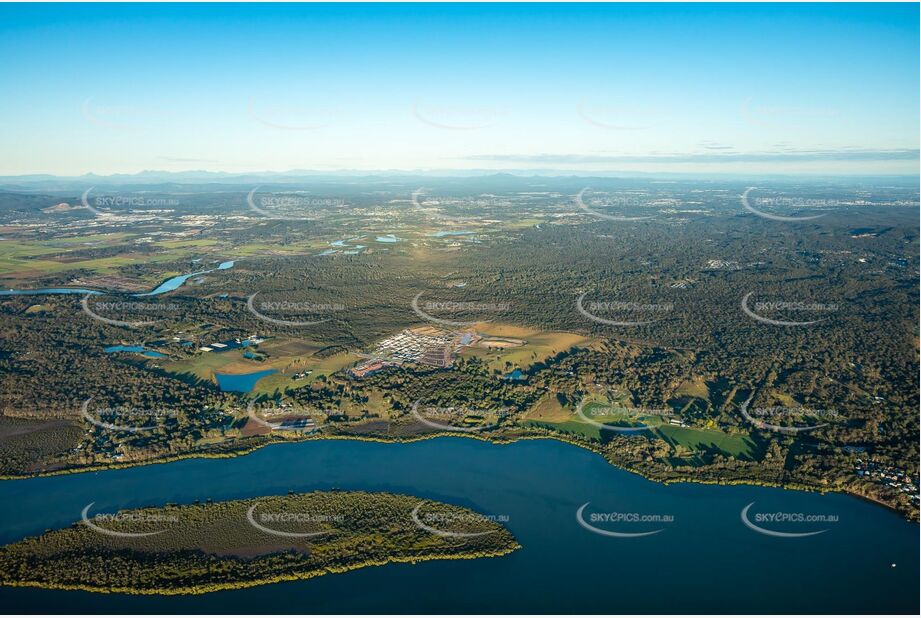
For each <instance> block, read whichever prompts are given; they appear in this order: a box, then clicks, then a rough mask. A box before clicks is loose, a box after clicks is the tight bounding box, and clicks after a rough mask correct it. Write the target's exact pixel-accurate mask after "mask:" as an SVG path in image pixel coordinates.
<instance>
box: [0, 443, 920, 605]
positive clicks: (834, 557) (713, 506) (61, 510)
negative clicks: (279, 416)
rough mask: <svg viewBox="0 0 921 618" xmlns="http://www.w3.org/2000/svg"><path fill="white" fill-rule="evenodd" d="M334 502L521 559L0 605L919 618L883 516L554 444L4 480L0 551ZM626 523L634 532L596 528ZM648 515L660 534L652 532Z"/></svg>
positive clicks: (263, 453)
mask: <svg viewBox="0 0 921 618" xmlns="http://www.w3.org/2000/svg"><path fill="white" fill-rule="evenodd" d="M332 488H336V489H362V490H383V491H394V492H403V493H409V494H414V495H419V496H422V497H427V498H433V499H438V500H444V501H447V502H453V503H456V504H462V505H465V506H469V507H471V508H475V509H477V510H479V511H480V512H483V513H486V514H490V515H495V516H497V517H500V516H506V517H508V522H507V524H506V525H508V527H509V528H510V529H511V531H512V532H513V533H514V534H515V536H516V537H517V538H518V540H519V542H520V543H521V544H522V546H523V548H522V549H521V550H519V551H517V552H514V553H513V554H511V555H509V556H505V557H502V558H493V559H480V560H465V561H434V562H425V563H421V564H415V565H409V564H402V565H388V566H384V567H375V568H366V569H361V570H358V571H354V572H351V573H345V574H339V575H330V576H325V577H320V578H316V579H312V580H307V581H300V582H289V583H283V584H275V585H270V586H261V587H256V588H250V589H245V590H236V591H228V592H218V593H212V594H208V595H201V596H190V597H145V596H136V597H133V596H129V595H118V594H111V595H100V594H91V593H84V592H66V591H50V590H39V589H30V588H0V606H2V607H4V608H5V609H6V611H8V612H26V613H35V612H65V613H67V612H79V613H118V612H135V613H137V612H141V613H145V612H146V613H150V612H154V613H174V612H180V613H199V612H205V613H207V612H212V613H214V612H217V613H276V612H277V613H478V612H480V613H482V612H486V613H515V612H518V613H521V612H526V613H551V612H553V613H570V612H575V613H675V612H677V613H786V612H796V613H799V612H803V613H861V612H872V613H917V611H918V608H919V598H918V586H917V583H918V577H919V570H918V562H917V560H918V542H919V534H918V533H919V528H918V525H917V524H912V523H909V522H907V521H905V520H903V519H902V518H901V517H900V516H899V515H897V514H896V513H893V512H890V511H889V510H887V509H884V508H882V507H879V506H876V505H873V504H870V503H867V502H864V501H861V500H858V499H855V498H851V497H848V496H844V495H839V494H829V495H825V496H823V495H820V494H815V493H807V492H799V491H787V490H782V489H774V488H764V487H754V486H712V485H696V484H686V483H682V484H676V485H670V486H664V485H661V484H657V483H652V482H649V481H646V480H645V479H643V478H641V477H639V476H637V475H634V474H631V473H628V472H625V471H623V470H619V469H617V468H614V467H612V466H610V465H609V464H608V463H607V462H605V461H604V460H603V459H602V458H601V457H599V456H598V455H595V454H594V453H591V452H589V451H586V450H583V449H580V448H578V447H575V446H572V445H568V444H564V443H561V442H557V441H552V440H530V441H522V442H517V443H514V444H510V445H496V444H491V443H488V442H482V441H477V440H470V439H464V438H438V439H433V440H427V441H422V442H416V443H411V444H383V443H374V442H359V441H342V440H328V441H313V442H301V443H289V444H276V445H272V446H268V447H265V448H262V449H260V450H258V451H255V452H253V453H251V454H249V455H246V456H242V457H236V458H233V459H188V460H184V461H177V462H172V463H167V464H162V465H149V466H140V467H134V468H126V469H121V470H107V471H101V472H91V473H81V474H72V475H64V476H56V477H46V478H33V479H24V480H14V481H3V482H0V502H2V504H3V505H4V508H3V509H2V510H0V541H2V542H4V543H7V542H11V541H15V540H17V539H20V538H22V537H24V536H27V535H32V534H38V533H40V532H42V531H43V530H45V529H46V528H56V527H61V526H66V525H69V524H71V523H73V522H75V521H77V520H79V518H80V512H81V510H82V509H83V507H84V506H86V505H87V504H89V503H90V502H96V505H95V506H94V507H93V508H94V511H96V512H103V511H105V512H111V511H112V510H113V509H117V508H126V507H138V506H142V505H162V504H165V503H167V502H174V503H189V502H193V501H195V500H205V499H208V498H211V499H214V500H225V499H232V498H242V497H250V496H258V495H267V494H280V493H285V492H287V491H289V490H294V491H309V490H314V489H332ZM586 503H589V506H587V507H585V508H584V509H582V521H581V522H580V521H577V518H576V514H577V512H579V511H580V508H581V507H583V505H585V504H586ZM751 503H754V505H752V506H750V507H749V508H748V512H747V514H746V517H747V519H746V520H745V521H743V518H742V512H743V510H745V509H746V506H747V505H750V504H751ZM634 513H635V514H637V515H639V517H640V518H646V521H629V518H624V519H621V520H618V519H616V518H614V519H612V518H611V517H612V515H613V514H634ZM796 514H805V515H807V516H811V515H814V514H824V515H830V516H834V517H836V518H837V521H833V522H828V521H826V522H824V523H821V524H817V523H802V522H799V523H797V522H794V523H790V522H787V523H782V522H781V523H778V522H777V521H776V518H777V516H778V515H788V516H789V515H796ZM650 516H652V517H659V518H660V519H659V520H657V521H656V522H655V523H650V522H649V521H648V518H649V517H650ZM663 516H664V518H663ZM668 518H671V520H669V519H668ZM772 518H773V520H772ZM746 521H747V522H749V523H751V524H752V525H753V526H754V527H752V526H749V525H747V524H746V523H745V522H746ZM590 528H595V529H596V531H593V530H591V529H590ZM756 528H760V529H764V530H773V531H780V532H782V533H783V534H793V535H797V534H798V535H801V536H773V535H770V534H767V533H763V532H759V531H757V530H756ZM656 530H658V532H654V531H656ZM821 530H824V531H823V532H820V531H821ZM598 531H600V532H598ZM605 532H613V533H614V534H613V535H609V534H605ZM625 533H626V534H627V535H628V536H622V535H623V534H625ZM637 533H648V534H645V536H636V535H637ZM805 534H809V535H808V536H802V535H805Z"/></svg>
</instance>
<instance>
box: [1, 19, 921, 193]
mask: <svg viewBox="0 0 921 618" xmlns="http://www.w3.org/2000/svg"><path fill="white" fill-rule="evenodd" d="M918 23H919V12H918V5H917V4H888V5H885V4H867V5H863V4H847V5H829V4H798V5H791V4H784V5H774V6H764V5H758V4H742V5H725V4H719V5H708V4H703V5H688V4H684V5H675V4H669V5H630V4H612V5H599V4H583V5H573V4H568V5H548V4H533V5H532V4H511V5H483V4H475V5H445V4H441V5H419V4H412V5H355V4H351V5H349V4H337V5H289V4H284V5H266V4H259V5H248V4H229V5H214V4H208V5H119V6H114V5H102V4H99V5H78V6H75V5H72V4H62V5H56V6H53V7H51V6H48V5H41V6H39V5H33V6H27V5H9V4H4V5H0V83H2V84H3V85H4V86H3V88H2V89H0V114H2V118H3V119H4V128H3V131H2V132H0V175H14V174H26V173H54V174H62V175H75V174H82V173H87V172H94V173H99V174H109V173H131V172H137V171H140V170H144V169H161V170H175V171H178V170H189V169H207V170H220V171H230V172H237V171H262V170H276V171H282V170H290V169H313V170H340V169H364V170H380V169H406V170H411V169H531V170H549V169H552V170H559V171H566V170H572V171H585V172H587V171H615V170H624V171H644V172H656V171H672V172H692V173H697V172H699V173H702V174H703V173H739V174H749V173H755V172H764V173H805V174H809V173H821V174H826V173H841V174H850V173H862V174H864V173H911V174H917V173H918V155H917V149H918V146H919V144H918V134H919V121H918V118H919V94H918V93H919V62H918V55H919V54H918V50H919V26H918Z"/></svg>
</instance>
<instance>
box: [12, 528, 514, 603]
mask: <svg viewBox="0 0 921 618" xmlns="http://www.w3.org/2000/svg"><path fill="white" fill-rule="evenodd" d="M519 549H521V544H520V543H518V541H517V540H516V541H515V542H514V544H513V545H512V546H511V547H508V548H506V549H501V550H496V551H492V552H486V553H470V552H458V553H453V554H444V555H437V556H434V555H433V556H416V557H395V558H387V559H383V560H367V561H364V562H359V563H356V564H353V565H348V566H342V567H322V568H318V569H314V570H312V571H306V572H303V573H292V574H289V575H276V576H273V577H263V578H258V579H253V580H251V581H243V582H227V583H223V582H222V583H216V584H209V585H207V586H185V587H179V588H169V589H136V588H130V587H125V586H121V587H115V588H103V587H101V586H85V585H79V584H47V583H44V582H34V581H19V582H0V586H2V587H8V588H34V589H39V590H63V591H79V592H91V593H95V594H127V595H131V596H142V597H147V596H162V597H173V596H191V595H196V596H197V595H202V594H209V593H212V592H228V591H231V590H245V589H247V588H255V587H257V586H268V585H271V584H278V583H282V582H292V581H306V580H309V579H314V578H316V577H323V576H324V575H338V574H341V573H348V572H351V571H357V570H359V569H364V568H368V567H380V566H386V565H388V564H416V563H417V562H431V561H434V560H476V559H478V558H500V557H502V556H507V555H509V554H511V553H513V552H515V551H518V550H519Z"/></svg>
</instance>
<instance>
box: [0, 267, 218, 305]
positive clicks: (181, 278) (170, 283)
mask: <svg viewBox="0 0 921 618" xmlns="http://www.w3.org/2000/svg"><path fill="white" fill-rule="evenodd" d="M233 265H234V262H233V261H232V260H231V261H227V262H221V263H220V264H218V265H217V266H216V267H215V268H211V269H208V270H200V271H198V272H194V273H188V274H185V275H176V276H175V277H170V278H169V279H167V280H166V281H164V282H163V283H161V284H160V285H158V286H157V287H155V288H154V289H153V290H151V291H150V292H144V293H142V294H132V296H136V297H140V296H158V295H160V294H165V293H166V292H172V291H173V290H177V289H179V288H180V287H181V286H182V284H184V283H185V282H186V281H188V280H189V279H191V278H192V277H197V276H199V275H206V274H208V273H211V272H214V271H215V270H227V269H228V268H233ZM105 293H106V292H100V291H99V290H87V289H84V288H36V289H34V290H13V289H9V290H0V296H32V295H39V294H105Z"/></svg>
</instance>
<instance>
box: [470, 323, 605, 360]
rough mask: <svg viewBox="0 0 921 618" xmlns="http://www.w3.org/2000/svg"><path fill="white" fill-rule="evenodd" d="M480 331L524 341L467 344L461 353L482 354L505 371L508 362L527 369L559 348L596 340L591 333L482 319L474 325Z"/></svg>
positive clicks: (560, 350) (483, 358)
mask: <svg viewBox="0 0 921 618" xmlns="http://www.w3.org/2000/svg"><path fill="white" fill-rule="evenodd" d="M474 328H475V329H476V331H477V332H479V333H480V334H482V335H486V336H491V337H507V338H511V339H521V340H524V341H525V344H524V345H522V346H517V347H508V348H502V349H487V348H482V347H469V348H465V349H464V351H463V352H462V353H461V357H467V358H470V357H475V358H480V359H482V360H483V361H485V362H486V363H488V365H489V367H490V368H491V369H498V370H499V371H504V370H505V369H506V367H507V366H510V367H513V368H519V369H522V370H526V369H528V368H529V367H530V366H531V365H533V364H535V363H539V362H541V361H544V360H546V359H548V358H550V357H552V356H554V355H556V354H559V353H560V352H565V351H566V350H569V349H570V348H573V347H575V346H582V347H587V346H589V345H591V344H592V343H593V342H594V340H593V339H591V338H589V337H584V336H582V335H577V334H575V333H565V332H545V331H540V330H537V329H534V328H525V327H521V326H514V325H511V324H493V323H480V324H476V325H475V326H474Z"/></svg>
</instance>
